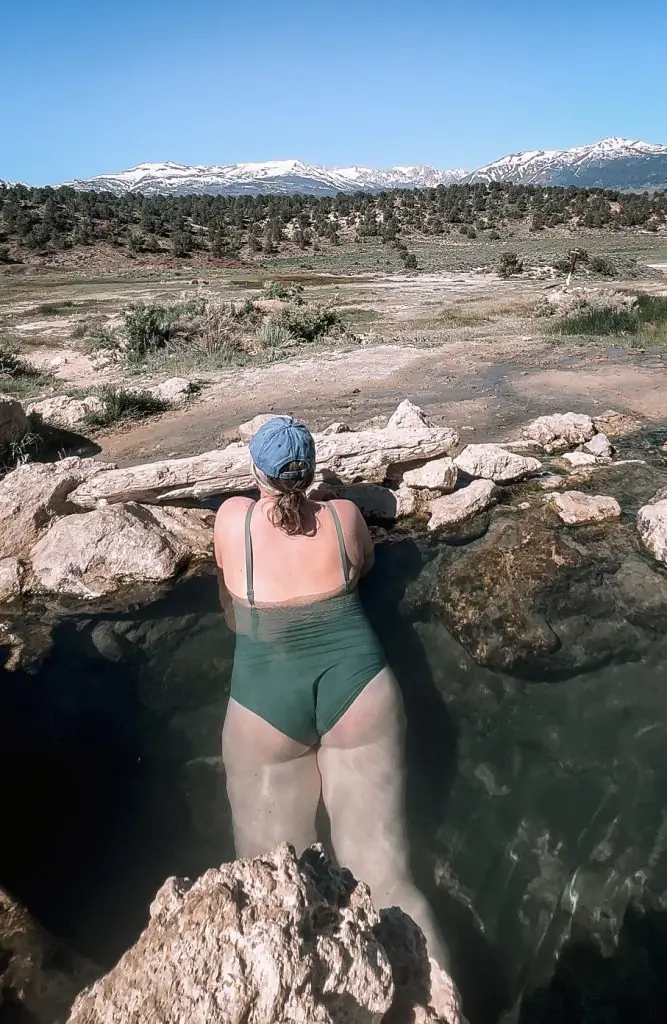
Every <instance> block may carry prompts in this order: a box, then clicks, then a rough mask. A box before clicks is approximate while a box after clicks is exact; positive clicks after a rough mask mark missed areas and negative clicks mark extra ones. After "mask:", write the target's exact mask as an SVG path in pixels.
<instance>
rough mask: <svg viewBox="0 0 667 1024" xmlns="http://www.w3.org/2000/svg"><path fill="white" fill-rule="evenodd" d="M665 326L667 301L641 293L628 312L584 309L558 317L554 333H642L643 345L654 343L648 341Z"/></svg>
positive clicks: (666, 323)
mask: <svg viewBox="0 0 667 1024" xmlns="http://www.w3.org/2000/svg"><path fill="white" fill-rule="evenodd" d="M665 325H667V298H663V297H662V296H659V295H648V294H646V293H645V292H642V293H640V294H639V295H638V296H637V301H636V303H635V305H634V306H633V307H632V308H631V309H611V308H604V307H603V308H596V309H584V310H581V311H580V312H577V313H572V314H570V315H569V316H565V317H562V318H561V319H560V320H559V321H558V323H557V324H555V326H554V330H555V331H556V332H557V333H558V334H585V335H614V334H637V335H639V334H643V335H644V336H645V338H646V343H647V344H650V343H653V344H656V341H655V340H653V341H652V342H651V338H653V339H655V338H656V337H658V336H659V337H660V338H662V337H663V335H664V327H665ZM660 343H663V342H660Z"/></svg>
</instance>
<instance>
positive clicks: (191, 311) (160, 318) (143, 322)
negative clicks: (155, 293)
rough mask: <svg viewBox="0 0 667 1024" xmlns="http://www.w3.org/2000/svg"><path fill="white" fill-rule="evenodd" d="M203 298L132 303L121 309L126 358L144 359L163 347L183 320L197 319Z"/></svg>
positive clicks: (204, 302)
mask: <svg viewBox="0 0 667 1024" xmlns="http://www.w3.org/2000/svg"><path fill="white" fill-rule="evenodd" d="M205 311H206V299H203V298H194V299H186V300H183V301H181V302H174V303H172V304H171V305H169V306H164V305H162V304H160V303H159V302H151V303H148V304H147V303H145V302H134V303H132V305H130V306H128V307H127V309H124V310H123V321H124V329H125V338H126V341H127V354H128V358H130V359H132V360H141V359H145V358H146V356H148V355H150V354H151V353H152V352H156V351H157V350H158V349H161V348H165V347H166V346H167V344H168V343H169V341H170V340H171V338H172V337H173V335H174V328H175V325H176V324H177V323H178V321H179V320H180V319H181V318H183V317H193V316H201V315H202V314H203V313H204V312H205Z"/></svg>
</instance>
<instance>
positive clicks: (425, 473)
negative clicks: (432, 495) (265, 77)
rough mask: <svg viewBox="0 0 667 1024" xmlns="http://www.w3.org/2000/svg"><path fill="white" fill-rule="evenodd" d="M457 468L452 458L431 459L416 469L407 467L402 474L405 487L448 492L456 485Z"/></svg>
mask: <svg viewBox="0 0 667 1024" xmlns="http://www.w3.org/2000/svg"><path fill="white" fill-rule="evenodd" d="M457 477H458V469H457V468H456V465H455V464H454V461H453V459H433V460H432V461H431V462H427V463H426V464H425V465H423V466H418V467H417V468H416V469H408V470H407V471H406V472H405V473H404V474H403V483H404V484H405V485H406V487H417V488H424V489H426V490H429V491H441V492H442V493H443V494H449V492H450V491H453V490H454V488H455V487H456V479H457Z"/></svg>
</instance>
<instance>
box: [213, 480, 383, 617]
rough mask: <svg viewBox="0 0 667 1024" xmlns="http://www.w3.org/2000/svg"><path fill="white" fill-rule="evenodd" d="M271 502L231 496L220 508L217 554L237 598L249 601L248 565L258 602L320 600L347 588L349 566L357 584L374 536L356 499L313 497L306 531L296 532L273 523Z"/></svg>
mask: <svg viewBox="0 0 667 1024" xmlns="http://www.w3.org/2000/svg"><path fill="white" fill-rule="evenodd" d="M271 507H272V502H271V500H270V499H269V500H266V499H265V500H260V501H258V502H256V503H253V502H251V501H250V500H249V499H246V498H230V499H228V500H227V501H226V502H225V503H224V504H223V505H222V506H221V508H220V511H219V512H218V517H217V519H216V528H215V547H216V556H217V557H218V563H219V564H221V565H224V577H225V585H226V587H227V589H228V590H229V592H230V594H231V596H232V597H233V598H234V599H235V600H236V601H238V602H247V601H248V589H249V588H248V583H249V580H248V568H251V575H252V580H251V589H252V591H253V592H254V593H253V595H252V596H253V598H254V601H255V603H256V604H257V605H259V606H262V605H265V606H266V605H284V604H302V603H307V602H309V601H316V600H320V599H322V598H325V597H328V596H330V595H333V594H337V593H340V592H342V591H343V590H345V589H346V578H345V573H346V569H347V574H348V578H349V582H350V584H355V583H356V582H357V581H358V579H359V577H360V575H362V573H363V572H364V571H367V570H368V569H369V568H370V566H371V564H372V551H373V548H372V542H371V540H370V537H369V536H368V530H367V528H366V524H365V523H364V521H363V519H362V517H361V514H360V513H359V511H358V509H357V508H356V506H355V505H353V504H352V503H351V502H349V501H342V500H337V501H334V502H331V503H330V504H329V503H327V504H321V503H318V502H310V501H309V502H308V503H307V507H306V508H304V521H305V522H306V524H307V527H308V528H307V532H306V533H299V534H294V535H288V534H287V533H285V532H284V531H283V530H281V529H280V528H279V527H278V526H276V525H274V523H273V522H272V517H271V515H270V510H271ZM336 519H337V520H338V523H339V524H340V537H339V533H338V529H337V522H336ZM249 556H251V560H250V561H249Z"/></svg>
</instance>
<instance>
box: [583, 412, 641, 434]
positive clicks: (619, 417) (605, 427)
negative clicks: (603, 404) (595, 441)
mask: <svg viewBox="0 0 667 1024" xmlns="http://www.w3.org/2000/svg"><path fill="white" fill-rule="evenodd" d="M641 423H642V421H641V419H640V418H639V417H638V416H635V415H633V414H631V413H627V412H616V411H615V410H614V409H607V410H606V411H605V412H603V413H601V414H600V415H599V416H594V417H593V424H594V426H595V429H596V430H597V431H599V432H600V433H601V434H606V435H607V437H625V436H626V435H627V434H634V433H635V431H637V430H639V428H640V427H641Z"/></svg>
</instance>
